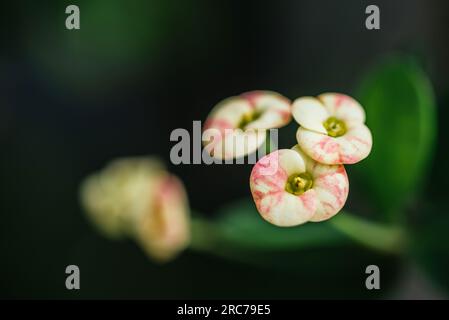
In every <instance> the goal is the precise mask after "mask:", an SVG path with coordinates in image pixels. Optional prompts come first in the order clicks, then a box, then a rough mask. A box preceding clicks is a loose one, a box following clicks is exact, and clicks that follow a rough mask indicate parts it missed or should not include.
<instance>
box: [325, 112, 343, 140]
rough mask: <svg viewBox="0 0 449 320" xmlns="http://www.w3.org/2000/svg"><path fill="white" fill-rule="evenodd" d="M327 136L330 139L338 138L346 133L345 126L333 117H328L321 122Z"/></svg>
mask: <svg viewBox="0 0 449 320" xmlns="http://www.w3.org/2000/svg"><path fill="white" fill-rule="evenodd" d="M323 126H324V128H326V130H327V134H328V135H329V136H331V137H340V136H342V135H344V134H345V133H346V131H347V130H346V124H345V123H344V122H343V121H341V120H340V119H337V118H335V117H329V118H327V120H326V121H324V122H323Z"/></svg>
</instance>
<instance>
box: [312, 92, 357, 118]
mask: <svg viewBox="0 0 449 320" xmlns="http://www.w3.org/2000/svg"><path fill="white" fill-rule="evenodd" d="M318 99H319V100H320V101H321V102H322V103H323V105H324V107H325V108H326V110H327V111H328V112H329V114H330V115H331V116H334V117H336V118H337V119H340V120H343V121H344V122H345V123H346V124H347V125H356V124H362V123H364V122H365V111H364V110H363V108H362V106H361V105H360V103H358V102H357V101H356V100H354V99H353V98H351V97H350V96H347V95H344V94H341V93H323V94H321V95H319V96H318Z"/></svg>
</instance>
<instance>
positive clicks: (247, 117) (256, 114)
mask: <svg viewBox="0 0 449 320" xmlns="http://www.w3.org/2000/svg"><path fill="white" fill-rule="evenodd" d="M261 115H262V112H260V111H250V112H247V113H245V114H244V115H243V116H242V119H241V120H240V123H239V125H238V128H239V129H242V130H244V129H245V127H246V126H247V125H248V124H249V123H250V122H253V121H255V120H257V119H259V118H260V116H261Z"/></svg>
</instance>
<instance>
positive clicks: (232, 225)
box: [192, 199, 400, 298]
mask: <svg viewBox="0 0 449 320" xmlns="http://www.w3.org/2000/svg"><path fill="white" fill-rule="evenodd" d="M331 221H332V220H330V221H326V222H321V223H307V224H304V225H302V226H298V227H293V228H280V227H276V226H273V225H271V224H269V223H268V222H265V221H264V220H263V219H262V218H261V217H260V215H259V213H258V212H257V210H256V208H255V206H254V203H253V201H252V200H251V199H246V200H242V201H238V202H235V203H233V204H230V205H228V206H226V207H225V208H223V210H220V211H219V215H218V216H217V218H216V219H215V220H212V221H209V220H203V219H201V218H198V217H195V218H194V220H193V224H194V226H193V229H194V230H193V236H194V239H193V243H192V247H193V249H194V250H195V251H199V252H202V253H203V254H205V255H207V256H209V257H208V258H211V257H213V258H215V259H217V258H218V259H220V258H221V259H222V260H223V263H230V262H233V263H234V264H236V265H240V266H246V268H251V269H249V270H252V271H251V272H250V275H248V274H246V275H242V274H234V275H233V277H234V278H235V279H240V281H234V282H233V283H234V285H235V286H237V287H235V289H236V291H238V292H245V291H246V292H254V293H253V294H256V296H259V295H264V292H266V288H267V287H266V286H272V285H273V283H274V284H278V285H279V288H281V291H280V292H279V293H276V294H275V295H276V296H279V297H282V296H283V297H296V298H314V297H321V298H323V297H325V298H331V297H342V296H344V297H366V298H369V297H377V298H378V297H380V296H382V295H384V294H385V293H386V292H388V288H389V287H390V286H391V285H392V284H393V283H394V279H395V278H396V276H397V271H398V266H399V262H400V259H399V258H398V256H394V255H391V254H385V253H380V252H379V251H375V250H370V249H369V248H366V247H363V246H360V245H358V244H357V243H356V242H354V241H352V240H351V237H350V236H347V235H346V234H344V233H343V232H340V230H338V229H337V228H335V227H334V225H333V224H332V223H331ZM372 263H375V264H377V265H379V266H380V268H381V269H382V272H383V274H385V277H384V278H383V279H382V283H383V284H385V287H384V288H383V289H384V290H382V292H374V291H375V290H373V291H369V290H366V288H365V286H364V281H365V277H366V274H365V268H366V266H368V265H369V264H372ZM228 268H229V266H228V267H226V269H228ZM221 272H222V273H223V274H228V273H229V272H228V271H226V270H223V271H221ZM254 277H256V278H257V277H259V280H258V281H257V280H255V279H254ZM251 281H255V282H251ZM261 284H262V288H260V285H261ZM214 285H215V289H214V290H216V288H217V282H216V281H215V282H214ZM220 285H223V284H220ZM248 286H249V287H248ZM256 287H257V288H258V289H257V290H255V288H256ZM237 288H238V290H237ZM269 290H270V291H271V292H272V293H273V294H274V292H277V290H278V288H277V287H276V286H275V285H273V287H270V289H269Z"/></svg>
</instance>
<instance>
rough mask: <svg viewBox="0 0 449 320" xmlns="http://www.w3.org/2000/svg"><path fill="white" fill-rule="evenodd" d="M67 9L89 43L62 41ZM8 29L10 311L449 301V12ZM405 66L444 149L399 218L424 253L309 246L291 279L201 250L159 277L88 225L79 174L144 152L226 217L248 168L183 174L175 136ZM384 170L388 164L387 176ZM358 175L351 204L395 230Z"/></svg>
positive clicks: (108, 6)
mask: <svg viewBox="0 0 449 320" xmlns="http://www.w3.org/2000/svg"><path fill="white" fill-rule="evenodd" d="M69 4H76V5H78V6H79V8H80V11H81V29H80V30H77V31H75V30H72V31H69V30H67V29H66V28H65V19H66V17H67V14H65V8H66V6H68V5H69ZM369 4H376V5H377V6H379V8H380V13H381V19H380V25H381V29H380V30H372V31H369V30H367V29H366V28H365V19H366V17H367V15H366V14H365V8H366V7H367V6H368V5H369ZM0 15H1V17H0V30H1V31H0V34H1V42H0V144H1V157H0V195H1V201H0V218H1V220H0V297H1V298H243V297H245V298H248V297H252V298H447V297H448V293H447V291H446V289H448V288H449V271H447V270H449V245H448V244H447V243H449V238H448V236H447V230H448V229H449V218H448V214H449V212H448V211H449V210H448V209H449V205H448V204H447V196H448V190H449V173H448V172H449V165H448V162H447V160H446V156H447V150H448V148H449V135H448V133H447V130H446V128H445V124H446V123H445V122H446V121H447V120H448V104H449V83H448V81H447V75H448V74H449V59H448V57H449V43H448V41H447V34H448V31H449V3H448V2H447V1H443V0H432V1H417V0H410V1H399V0H395V1H387V0H383V1H381V0H378V1H375V2H372V1H359V0H353V1H330V0H329V1H324V0H318V1H317V0H314V1H312V0H307V1H302V0H301V1H299V0H291V1H260V0H258V1H237V0H235V1H234V0H229V1H207V0H188V1H162V0H161V1H145V0H128V1H119V0H77V1H57V2H56V1H31V0H30V1H26V0H19V1H14V2H13V1H9V2H7V1H2V4H1V9H0ZM391 56H395V57H396V56H400V57H407V58H406V59H409V58H410V59H413V61H414V63H416V65H418V66H419V68H420V70H422V72H423V74H425V75H426V77H428V78H429V79H430V81H431V84H432V87H433V91H434V94H435V96H434V98H435V104H436V109H437V110H436V112H437V118H436V120H437V123H436V124H432V126H433V127H432V130H434V132H435V140H434V145H433V146H434V147H433V148H431V147H429V148H428V149H426V150H429V151H428V153H429V156H428V157H427V158H426V160H425V161H424V164H422V166H423V168H424V169H423V170H422V171H420V173H419V179H418V181H417V182H416V185H414V187H417V188H416V190H415V193H413V196H411V197H409V198H407V200H406V201H404V204H403V205H402V207H401V210H402V212H404V217H403V218H401V219H403V220H404V221H405V222H404V224H406V225H407V226H408V228H410V230H413V235H412V236H411V238H412V241H411V242H413V243H416V245H413V246H411V248H412V249H410V251H409V252H406V253H404V255H401V256H391V255H385V254H380V253H378V252H374V251H371V250H368V249H366V248H364V247H362V246H359V245H357V244H352V243H350V244H348V245H346V246H344V247H342V248H338V249H336V248H334V247H326V246H324V247H323V248H319V249H310V250H308V249H305V250H302V251H301V252H299V253H294V254H295V255H296V257H297V259H299V260H301V261H303V263H301V264H300V266H299V267H298V268H297V269H295V270H294V271H292V272H290V273H288V274H287V273H285V272H283V270H279V269H276V268H275V269H271V268H266V267H264V266H254V265H250V264H245V263H238V262H234V261H230V260H228V259H224V258H220V257H216V256H214V255H211V254H202V253H198V252H194V251H192V250H187V251H186V252H185V253H183V254H182V255H181V256H180V257H178V258H177V259H176V260H174V261H172V262H170V263H168V264H166V265H159V264H155V263H153V262H152V261H151V260H149V259H148V257H146V256H145V255H144V253H143V252H142V251H141V250H140V249H139V247H137V245H135V244H134V243H133V242H132V241H128V240H124V241H117V242H113V241H110V240H108V239H105V238H103V237H102V236H101V235H100V234H99V233H98V232H97V231H96V230H95V229H94V228H93V227H92V226H91V225H90V224H89V222H88V221H87V219H86V218H85V215H84V213H83V211H82V210H81V207H80V204H79V199H78V187H79V183H80V181H81V180H82V179H83V177H85V176H86V175H88V174H90V173H91V172H93V171H95V170H98V169H100V168H101V167H103V166H104V165H105V163H106V162H108V161H109V160H110V159H112V158H116V157H121V156H130V155H146V154H151V155H158V156H159V157H161V158H162V159H164V160H165V161H166V163H167V164H168V166H169V169H170V170H171V171H172V172H174V173H175V174H177V175H178V176H179V177H180V178H181V179H182V180H183V182H184V184H185V186H186V188H187V192H188V195H189V200H190V204H191V206H192V208H194V209H195V210H197V211H199V212H202V214H204V215H208V216H211V218H212V217H213V216H214V215H215V213H216V212H217V210H218V209H219V208H220V207H222V206H223V205H224V204H226V203H229V202H232V201H236V200H239V199H241V198H244V197H248V196H249V195H250V193H249V185H248V177H249V174H250V171H251V166H250V165H238V166H237V165H234V166H224V165H222V166H220V165H214V166H206V165H182V166H173V165H170V161H169V153H170V149H171V147H172V146H173V142H170V140H169V137H170V133H171V131H172V130H173V129H175V128H186V129H187V130H189V131H191V130H192V129H191V128H192V121H193V120H202V121H204V119H205V118H206V116H207V114H208V113H209V111H210V110H211V108H212V107H213V106H214V105H215V104H216V103H217V102H218V101H220V100H221V99H223V98H225V97H229V96H232V95H237V94H239V93H242V92H245V91H249V90H255V89H269V90H274V91H277V92H279V93H281V94H283V95H285V96H287V97H288V98H290V99H295V98H296V97H299V96H303V95H317V94H320V93H322V92H327V91H336V92H343V93H347V94H349V95H354V96H357V92H358V87H359V85H360V83H361V82H362V79H365V77H366V74H368V73H370V72H371V71H370V70H373V69H376V68H377V67H376V66H378V65H379V63H380V64H382V61H385V59H389V57H391ZM398 59H402V58H398ZM407 61H408V60H407ZM387 74H388V72H387ZM361 90H362V91H363V89H361ZM362 102H363V99H362ZM389 107H390V109H388V110H387V111H386V112H385V113H383V114H382V115H381V116H380V117H381V118H382V119H383V121H384V122H383V123H382V125H384V126H385V127H390V128H394V127H395V126H396V125H397V123H396V122H394V121H393V120H394V119H396V120H398V119H399V120H398V121H399V122H400V119H402V118H406V117H407V116H408V114H409V113H408V111H407V109H404V108H402V109H400V108H398V109H395V104H394V103H392V104H391V106H389ZM398 110H399V111H398ZM384 111H385V110H384ZM370 112H371V113H373V112H375V111H370V110H368V125H370ZM389 112H391V114H394V116H392V117H391V118H390V117H389ZM421 117H422V115H421ZM390 119H393V120H391V121H390ZM372 125H373V127H374V129H373V134H374V144H375V145H376V144H379V145H381V144H382V143H383V144H385V145H390V144H394V142H395V141H391V142H390V141H389V138H388V136H387V137H383V138H382V139H383V140H377V141H376V130H375V128H379V126H377V127H376V124H374V123H373V124H372ZM295 126H296V125H295V124H291V125H290V126H289V127H287V128H286V129H285V132H284V131H281V132H280V147H284V148H286V147H290V146H292V145H293V144H294V143H295V136H294V132H295V130H296V127H295ZM437 128H438V129H437ZM407 130H411V131H412V132H413V130H414V126H413V125H412V127H407ZM435 130H436V131H435ZM411 137H412V136H411ZM410 139H412V138H410ZM404 143H407V142H404ZM408 143H410V141H409V142H408ZM397 145H402V144H401V143H400V142H398V144H397ZM387 150H389V149H387ZM432 150H433V151H432ZM392 152H393V151H392ZM430 153H431V154H430ZM379 154H380V153H378V155H379ZM383 156H385V157H383V158H382V159H381V160H379V158H380V156H378V157H377V158H376V157H374V158H375V159H377V160H376V161H378V162H379V161H385V162H384V163H382V165H383V166H384V167H387V170H388V166H389V163H390V162H389V160H388V158H389V153H388V152H386V153H383ZM408 157H411V158H413V157H414V156H413V154H412V155H411V156H409V154H404V155H403V156H402V158H401V159H402V161H405V162H407V161H408V159H409V158H408ZM357 166H358V165H357ZM357 166H355V168H354V170H353V169H352V168H351V169H350V171H351V172H350V177H351V179H353V180H354V183H353V184H351V188H352V189H351V194H350V198H349V201H348V204H347V207H348V208H349V209H350V210H353V209H354V210H357V212H358V213H360V214H362V215H366V216H367V217H368V218H372V219H374V220H382V218H378V215H379V216H381V214H380V213H379V211H381V210H384V209H385V208H384V207H385V206H388V204H389V203H390V200H386V201H385V203H383V204H384V206H383V205H380V206H377V205H376V201H375V200H373V199H370V195H371V192H369V191H368V192H366V191H367V190H369V189H366V188H365V187H364V184H363V182H364V180H365V179H366V177H365V175H364V172H367V171H366V170H364V169H363V167H361V166H362V164H361V166H360V167H359V168H357ZM399 171H400V170H399ZM403 175H405V176H407V177H410V176H414V175H415V173H414V172H411V171H410V172H409V171H407V170H405V171H404V172H403ZM384 178H385V176H384V175H383V174H382V172H379V174H378V175H377V176H376V177H372V179H378V180H379V179H380V180H382V179H384ZM351 182H352V181H351ZM386 183H387V184H388V182H386ZM373 203H374V205H373ZM385 204H386V205H385ZM385 210H386V209H385ZM292 254H293V253H292ZM273 259H284V258H283V256H282V257H276V255H273ZM287 263H288V262H287ZM69 264H75V265H78V266H79V268H80V270H81V290H78V291H68V290H67V289H66V288H65V285H64V283H65V277H66V274H65V267H66V266H67V265H69ZM369 264H376V265H378V266H379V267H380V269H381V279H382V280H381V284H382V289H381V290H378V291H376V290H374V291H368V290H366V288H365V286H364V281H365V277H366V275H365V273H364V271H365V267H366V266H367V265H369Z"/></svg>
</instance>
